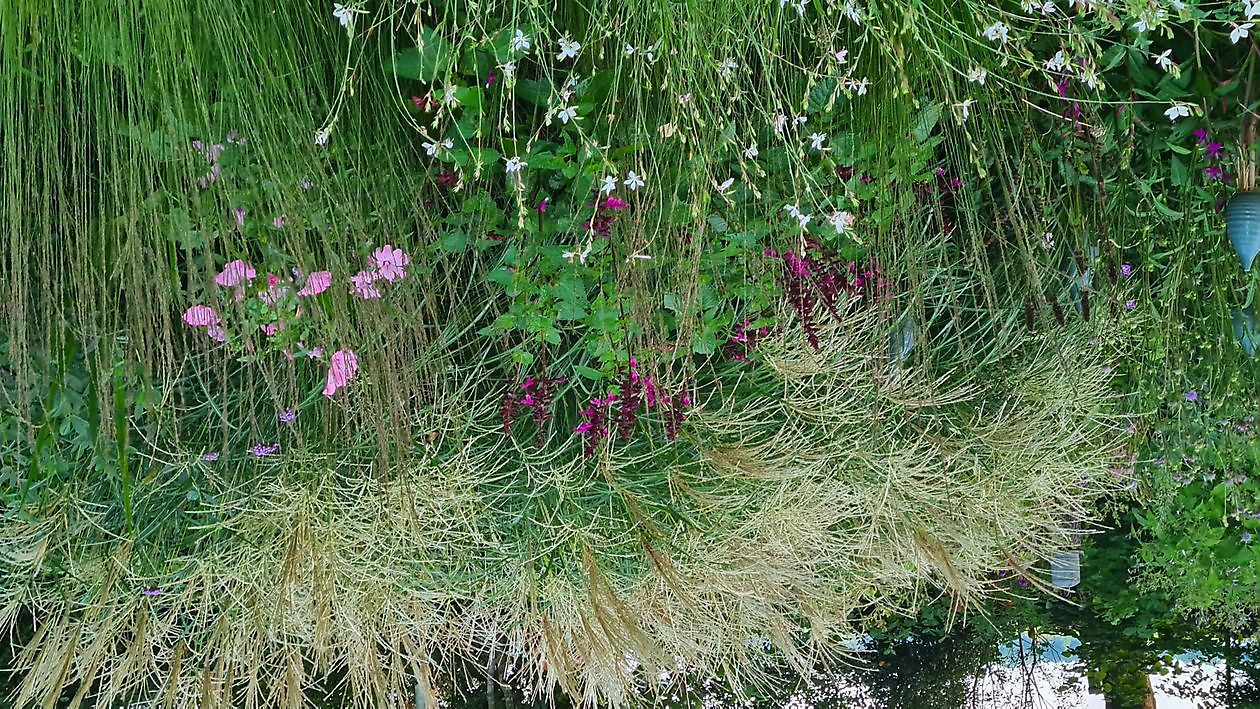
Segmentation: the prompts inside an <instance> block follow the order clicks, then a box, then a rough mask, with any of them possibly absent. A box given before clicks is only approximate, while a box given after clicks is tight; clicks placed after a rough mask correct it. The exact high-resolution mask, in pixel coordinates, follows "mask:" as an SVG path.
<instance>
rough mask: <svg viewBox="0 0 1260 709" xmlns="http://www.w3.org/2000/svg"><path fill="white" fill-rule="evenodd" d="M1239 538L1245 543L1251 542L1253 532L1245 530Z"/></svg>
mask: <svg viewBox="0 0 1260 709" xmlns="http://www.w3.org/2000/svg"><path fill="white" fill-rule="evenodd" d="M1238 539H1239V540H1241V541H1242V543H1243V544H1250V543H1251V532H1243V533H1242V536H1241V537H1239V538H1238Z"/></svg>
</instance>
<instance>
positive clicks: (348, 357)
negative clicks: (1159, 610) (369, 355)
mask: <svg viewBox="0 0 1260 709" xmlns="http://www.w3.org/2000/svg"><path fill="white" fill-rule="evenodd" d="M358 371H359V359H358V357H356V356H355V354H354V352H351V351H350V350H337V351H336V352H334V353H333V356H332V362H331V364H330V365H329V367H328V381H327V383H326V384H325V385H324V396H332V395H333V394H336V393H337V390H338V389H341V388H342V387H344V386H345V385H346V384H347V383H348V382H349V381H350V379H351V378H353V377H354V375H355V373H356V372H358Z"/></svg>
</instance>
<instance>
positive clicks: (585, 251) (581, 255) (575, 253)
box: [560, 243, 591, 265]
mask: <svg viewBox="0 0 1260 709" xmlns="http://www.w3.org/2000/svg"><path fill="white" fill-rule="evenodd" d="M590 255H591V244H590V243H587V245H586V248H585V249H582V251H581V252H578V251H565V252H564V253H562V254H560V256H561V257H563V258H566V259H568V260H569V261H570V262H572V261H573V258H574V257H575V256H576V257H577V259H578V261H579V262H580V263H581V264H582V265H586V257H587V256H590Z"/></svg>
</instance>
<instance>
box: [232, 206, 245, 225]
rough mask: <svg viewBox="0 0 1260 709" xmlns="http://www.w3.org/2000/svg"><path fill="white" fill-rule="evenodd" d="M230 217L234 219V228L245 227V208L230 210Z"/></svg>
mask: <svg viewBox="0 0 1260 709" xmlns="http://www.w3.org/2000/svg"><path fill="white" fill-rule="evenodd" d="M232 217H233V218H234V219H236V226H245V208H244V207H237V208H236V209H233V210H232Z"/></svg>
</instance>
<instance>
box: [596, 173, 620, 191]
mask: <svg viewBox="0 0 1260 709" xmlns="http://www.w3.org/2000/svg"><path fill="white" fill-rule="evenodd" d="M615 189H617V178H616V177H614V176H612V175H604V186H603V187H600V188H599V191H600V192H603V193H604V194H612V192H613V190H615Z"/></svg>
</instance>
